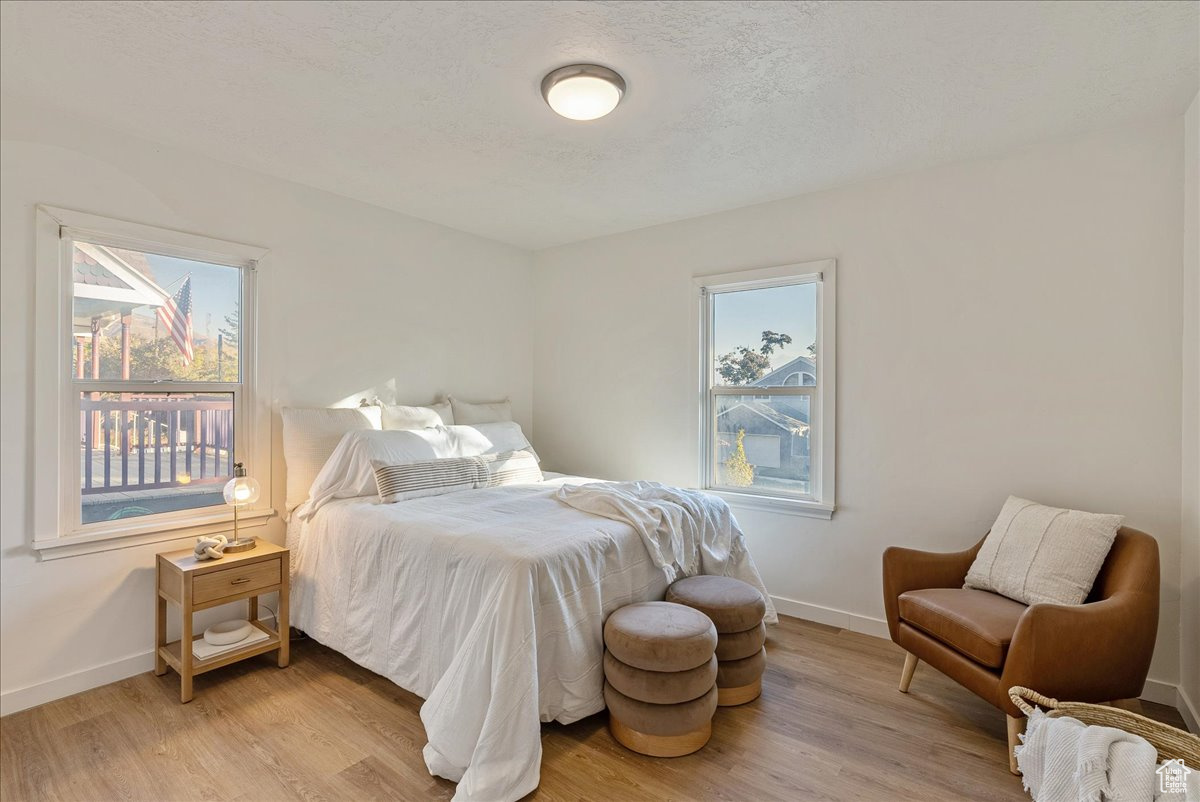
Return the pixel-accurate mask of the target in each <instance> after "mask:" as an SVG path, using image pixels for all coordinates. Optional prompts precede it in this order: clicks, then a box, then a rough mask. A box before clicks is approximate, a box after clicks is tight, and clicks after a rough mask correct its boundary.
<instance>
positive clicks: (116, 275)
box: [34, 207, 270, 556]
mask: <svg viewBox="0 0 1200 802" xmlns="http://www.w3.org/2000/svg"><path fill="white" fill-rule="evenodd" d="M264 255H265V251H262V250H261V249H258V248H251V247H248V246H244V245H237V244H234V243H227V242H222V241H219V240H212V239H208V238H204V237H196V236H193V235H187V234H181V233H178V232H172V231H166V230H163V229H155V228H150V227H147V226H139V225H134V224H131V223H123V222H120V221H115V220H107V219H104V218H99V217H95V216H93V215H84V214H81V213H78V212H69V211H65V210H59V209H49V208H44V207H39V209H38V296H37V297H38V323H37V330H38V341H37V342H38V354H37V363H36V364H37V367H36V370H37V395H38V404H37V410H36V415H37V416H38V419H37V445H36V458H35V459H36V469H37V471H38V484H39V487H40V486H42V485H43V484H45V485H47V486H49V487H52V488H55V492H54V494H53V496H52V495H51V494H50V493H42V494H40V495H39V497H38V498H37V499H35V533H34V546H35V548H39V549H42V550H52V549H60V548H65V547H77V546H79V544H81V543H84V544H87V543H91V542H93V541H96V542H101V541H103V542H107V541H111V540H114V539H116V538H127V537H132V536H138V537H141V538H142V539H143V540H146V541H147V542H153V540H154V539H165V537H163V533H170V534H169V535H166V537H171V538H178V537H181V536H182V534H181V533H179V532H178V531H174V530H178V529H190V530H191V529H197V528H205V527H207V529H206V531H220V530H221V529H222V528H227V527H225V526H224V522H225V520H226V519H227V518H228V517H229V515H230V511H229V508H227V507H226V506H225V505H224V500H223V498H222V493H221V491H222V489H223V487H224V485H225V483H226V482H227V481H228V480H229V478H230V477H231V476H232V475H233V464H234V462H243V463H245V464H246V467H247V469H248V471H251V472H254V473H257V474H258V475H259V478H260V480H261V479H263V478H265V477H263V475H262V472H263V471H266V470H268V469H269V464H268V463H269V459H268V458H267V456H266V450H265V449H264V445H263V437H264V435H265V434H266V430H267V427H266V425H265V424H264V421H263V420H261V417H262V415H261V411H258V410H257V409H256V405H255V403H254V387H255V384H256V378H257V376H256V370H255V359H254V357H255V353H256V343H255V338H254V334H255V329H254V326H253V321H254V298H255V284H256V276H257V271H258V269H259V265H260V262H261V260H262V257H263V256H264ZM256 418H257V419H256ZM265 448H266V449H269V444H267V445H266V447H265ZM269 512H270V511H269V509H267V510H259V511H251V513H250V514H249V515H248V516H247V518H248V519H249V521H250V523H251V525H253V522H254V521H255V520H258V519H263V518H265V515H266V514H269ZM256 513H258V514H256ZM156 535H158V537H157V538H156V537H155V536H156ZM121 545H124V544H121ZM82 550H84V551H87V550H94V549H87V548H85V549H82ZM44 556H45V555H44ZM62 556H65V555H62Z"/></svg>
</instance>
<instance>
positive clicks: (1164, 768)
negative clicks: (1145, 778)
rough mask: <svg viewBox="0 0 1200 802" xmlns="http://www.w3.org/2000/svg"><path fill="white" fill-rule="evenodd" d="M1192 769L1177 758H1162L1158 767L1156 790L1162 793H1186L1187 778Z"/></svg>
mask: <svg viewBox="0 0 1200 802" xmlns="http://www.w3.org/2000/svg"><path fill="white" fill-rule="evenodd" d="M1191 773H1192V770H1191V769H1189V768H1188V767H1187V766H1185V765H1184V764H1183V761H1182V760H1180V759H1179V758H1176V759H1175V760H1164V761H1163V764H1162V765H1161V766H1159V767H1158V770H1157V774H1158V791H1159V793H1162V794H1181V793H1187V778H1188V775H1189V774H1191Z"/></svg>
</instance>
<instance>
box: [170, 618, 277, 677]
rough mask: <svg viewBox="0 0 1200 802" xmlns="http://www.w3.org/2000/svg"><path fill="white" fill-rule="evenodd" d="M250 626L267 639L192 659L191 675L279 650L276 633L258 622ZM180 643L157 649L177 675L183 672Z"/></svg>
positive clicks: (202, 637) (200, 636)
mask: <svg viewBox="0 0 1200 802" xmlns="http://www.w3.org/2000/svg"><path fill="white" fill-rule="evenodd" d="M251 624H252V625H253V626H254V627H256V628H258V629H260V630H262V631H263V632H265V633H267V635H268V636H269V637H268V638H267V639H266V640H264V641H258V642H257V643H253V644H251V645H249V646H244V647H242V648H240V649H233V650H232V651H228V652H223V653H221V654H217V655H213V656H212V657H209V658H207V659H205V660H198V659H196V658H195V657H193V658H192V675H193V676H194V675H196V674H203V673H204V672H206V671H212V670H213V669H215V668H221V667H222V666H227V665H229V664H230V663H236V662H237V661H238V660H244V659H245V658H247V657H254V656H255V655H259V654H266V653H267V652H272V651H275V650H276V649H278V648H279V644H280V641H279V633H278V632H276V631H275V630H273V629H271V628H270V627H268V626H264V625H263V624H262V623H260V622H258V621H252V622H251ZM192 640H193V641H198V640H204V636H203V635H197V636H196V637H194V638H192ZM181 643H182V641H177V640H176V641H171V642H170V643H168V644H167V645H166V646H159V647H158V655H159V657H161V658H162V659H163V660H164V661H166V663H167V665H169V666H170V667H171V668H173V669H175V670H176V671H177V672H179V673H182V672H183V661H182V659H181V657H180V644H181Z"/></svg>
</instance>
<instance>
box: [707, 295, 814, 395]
mask: <svg viewBox="0 0 1200 802" xmlns="http://www.w3.org/2000/svg"><path fill="white" fill-rule="evenodd" d="M712 309H713V320H712V334H713V384H716V385H746V386H754V387H804V386H809V387H811V386H815V385H816V383H817V361H816V342H817V285H816V284H812V283H809V284H793V285H790V286H787V287H771V288H769V289H760V290H739V291H737V292H722V293H717V294H715V295H714V296H713V299H712Z"/></svg>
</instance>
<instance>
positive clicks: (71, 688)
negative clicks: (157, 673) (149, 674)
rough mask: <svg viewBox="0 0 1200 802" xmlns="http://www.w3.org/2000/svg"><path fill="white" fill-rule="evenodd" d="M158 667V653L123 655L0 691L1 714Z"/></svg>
mask: <svg viewBox="0 0 1200 802" xmlns="http://www.w3.org/2000/svg"><path fill="white" fill-rule="evenodd" d="M153 669H154V652H143V653H142V654H133V655H130V656H129V657H123V658H121V659H120V660H116V661H114V662H111V663H105V664H104V665H99V666H92V667H91V668H85V669H83V670H82V671H76V672H75V673H73V674H67V675H66V676H62V677H55V678H54V679H48V680H46V681H44V682H39V683H37V684H35V685H28V686H26V687H24V688H17V689H16V690H13V691H6V692H4V693H0V716H7V715H8V714H9V713H16V712H17V711H19V710H25V709H27V708H30V707H37V706H38V705H41V704H45V703H46V702H53V701H54V700H55V699H62V698H63V697H64V696H71V695H72V694H76V693H80V692H82V691H86V690H90V689H92V688H98V687H100V686H101V685H107V684H108V683H110V682H117V681H118V680H123V679H127V678H129V677H132V676H134V675H135V674H141V673H143V672H146V671H151V670H153Z"/></svg>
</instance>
